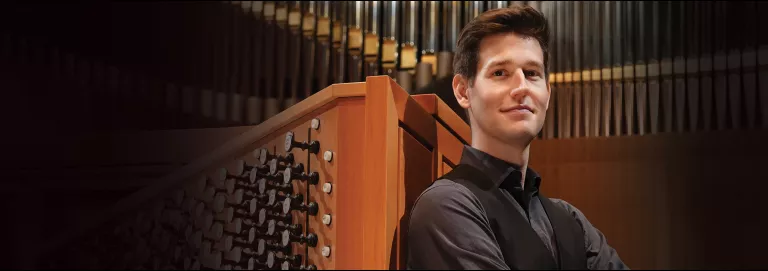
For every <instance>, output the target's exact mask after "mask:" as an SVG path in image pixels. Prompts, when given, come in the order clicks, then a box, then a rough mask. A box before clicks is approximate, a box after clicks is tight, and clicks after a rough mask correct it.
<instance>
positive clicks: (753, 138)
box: [530, 131, 768, 269]
mask: <svg viewBox="0 0 768 271" xmlns="http://www.w3.org/2000/svg"><path fill="white" fill-rule="evenodd" d="M765 136H767V135H766V132H765V131H754V132H749V133H745V132H743V131H741V132H735V131H729V132H717V133H708V134H689V135H684V136H683V135H678V134H664V135H655V136H646V137H610V138H585V139H575V140H566V141H564V140H536V141H534V142H533V145H532V147H531V163H530V165H531V168H532V169H534V170H536V171H537V172H539V173H540V174H541V176H542V179H543V181H542V191H543V193H545V194H546V195H547V196H549V197H552V198H561V199H564V200H566V201H568V202H569V203H571V204H573V205H574V206H575V207H576V208H578V209H580V210H581V211H582V212H583V213H584V214H585V215H586V216H587V218H588V219H589V220H590V222H591V223H592V224H594V225H595V226H596V227H597V228H598V229H599V230H600V231H601V232H602V233H603V234H605V236H606V238H607V240H608V243H609V244H610V245H611V246H613V247H614V248H615V249H616V250H617V252H618V254H619V256H621V258H622V259H623V260H624V261H625V263H627V264H628V265H629V266H630V267H631V268H634V269H638V268H639V269H668V268H669V269H677V268H716V267H722V268H757V267H759V266H761V265H763V263H762V261H760V260H759V259H760V257H759V256H758V255H759V254H760V253H765V249H763V248H761V247H760V245H759V244H761V243H763V242H766V241H768V235H767V234H764V233H763V232H762V231H761V230H758V228H765V227H768V224H766V223H765V222H764V221H757V220H753V221H751V222H750V223H747V224H743V223H737V224H733V223H732V221H733V220H732V218H733V217H734V216H736V217H742V216H743V217H750V216H752V215H754V214H752V211H750V209H751V210H755V209H764V208H766V207H768V206H766V204H764V203H758V202H755V201H754V200H753V199H754V198H758V197H760V196H759V193H761V192H760V191H765V189H766V188H768V187H766V184H765V182H764V181H763V180H765V179H768V175H767V174H766V172H765V171H764V170H761V168H760V166H759V165H760V164H764V163H766V162H768V160H766V158H765V155H764V153H766V152H768V146H766V144H765V143H764V142H763V141H764V140H763V138H765ZM718 157H728V159H726V160H727V161H724V160H722V159H719V158H718ZM714 168H717V169H723V170H724V171H723V172H722V173H717V174H713V171H712V170H710V169H714ZM724 178H725V179H724ZM724 180H738V184H725V183H723V181H724ZM732 185H737V186H738V187H740V188H734V187H731V188H728V187H730V186H732ZM746 187H748V189H743V188H746ZM723 189H726V190H727V191H728V192H726V194H728V196H726V197H727V198H728V200H727V201H728V202H729V203H728V204H722V201H721V200H715V199H714V198H717V197H718V196H714V195H723V193H724V192H723V191H724V190H723ZM713 196H714V198H713ZM733 206H750V207H749V208H735V209H734V207H733ZM745 225H746V226H745ZM744 227H748V228H749V229H745V228H744ZM722 232H731V233H734V234H728V235H722V234H721V233H722ZM733 247H739V248H740V249H738V250H733Z"/></svg>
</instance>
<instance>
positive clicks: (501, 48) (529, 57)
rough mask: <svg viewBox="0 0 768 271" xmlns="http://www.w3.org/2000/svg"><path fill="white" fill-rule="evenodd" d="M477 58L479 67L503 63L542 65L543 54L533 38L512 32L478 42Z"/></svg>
mask: <svg viewBox="0 0 768 271" xmlns="http://www.w3.org/2000/svg"><path fill="white" fill-rule="evenodd" d="M478 56H479V59H478V60H479V61H478V65H479V66H480V67H484V66H488V65H495V64H505V63H516V64H523V63H537V64H538V65H541V66H543V64H544V53H543V50H542V49H541V45H539V42H538V41H537V40H536V39H535V38H532V37H528V36H522V35H518V34H516V33H513V32H509V33H502V34H496V35H491V36H488V37H486V38H484V39H483V40H482V41H481V42H480V46H479V55H478Z"/></svg>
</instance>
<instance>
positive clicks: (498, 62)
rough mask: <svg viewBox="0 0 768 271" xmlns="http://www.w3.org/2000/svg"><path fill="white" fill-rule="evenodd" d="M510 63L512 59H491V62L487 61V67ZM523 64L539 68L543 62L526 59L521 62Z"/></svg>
mask: <svg viewBox="0 0 768 271" xmlns="http://www.w3.org/2000/svg"><path fill="white" fill-rule="evenodd" d="M510 63H512V61H511V60H509V59H503V60H494V61H491V63H488V66H487V67H495V66H505V65H509V64H510ZM523 66H524V67H530V66H534V67H536V68H539V69H544V64H543V63H541V62H540V61H536V60H527V61H525V62H523Z"/></svg>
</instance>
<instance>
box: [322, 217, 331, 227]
mask: <svg viewBox="0 0 768 271" xmlns="http://www.w3.org/2000/svg"><path fill="white" fill-rule="evenodd" d="M323 224H325V225H331V215H323Z"/></svg>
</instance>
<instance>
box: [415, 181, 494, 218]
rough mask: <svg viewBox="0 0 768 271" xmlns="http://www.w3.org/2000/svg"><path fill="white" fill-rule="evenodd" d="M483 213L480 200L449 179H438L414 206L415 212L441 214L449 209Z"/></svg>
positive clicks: (465, 188) (422, 193) (420, 196)
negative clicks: (440, 212) (471, 210)
mask: <svg viewBox="0 0 768 271" xmlns="http://www.w3.org/2000/svg"><path fill="white" fill-rule="evenodd" d="M455 208H461V209H467V208H469V209H473V211H481V210H482V207H481V204H480V200H479V199H478V198H477V197H476V196H475V195H474V193H472V191H470V190H469V189H468V188H467V187H465V186H464V185H461V184H459V183H457V182H455V181H452V180H449V179H444V178H441V179H438V180H436V181H435V182H434V183H432V185H430V186H429V187H427V189H425V190H424V191H423V192H421V195H419V197H418V198H416V201H415V202H414V204H413V209H414V212H439V211H441V210H447V209H455Z"/></svg>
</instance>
